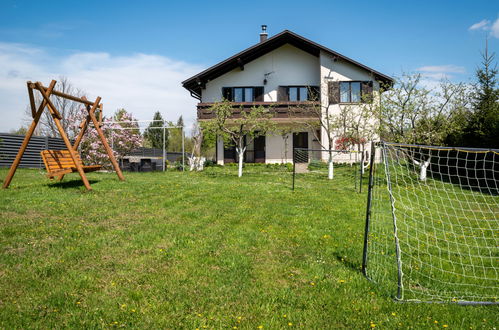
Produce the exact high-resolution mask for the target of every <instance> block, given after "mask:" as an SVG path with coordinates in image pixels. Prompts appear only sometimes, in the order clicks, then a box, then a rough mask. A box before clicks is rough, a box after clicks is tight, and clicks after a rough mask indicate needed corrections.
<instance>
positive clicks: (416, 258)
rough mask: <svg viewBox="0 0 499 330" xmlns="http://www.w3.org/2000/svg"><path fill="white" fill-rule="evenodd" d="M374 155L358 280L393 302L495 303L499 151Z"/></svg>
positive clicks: (419, 149) (421, 149)
mask: <svg viewBox="0 0 499 330" xmlns="http://www.w3.org/2000/svg"><path fill="white" fill-rule="evenodd" d="M375 149H377V150H379V151H380V155H381V161H380V162H376V161H374V157H371V160H372V161H371V167H370V172H369V173H370V175H369V184H368V187H369V188H368V199H367V210H366V223H365V235H364V253H363V263H362V271H363V273H364V275H365V276H366V277H367V278H368V279H370V280H371V281H373V282H374V283H375V284H376V285H377V287H378V288H379V289H380V290H381V291H383V292H384V293H386V294H389V295H391V296H394V297H395V298H396V299H397V300H400V301H416V302H455V303H461V304H498V301H499V300H498V297H499V181H498V180H499V162H498V160H499V150H495V149H475V148H453V147H433V146H420V145H408V144H396V143H387V142H380V143H378V144H376V146H374V148H372V153H373V155H374V154H375V152H376V150H375Z"/></svg>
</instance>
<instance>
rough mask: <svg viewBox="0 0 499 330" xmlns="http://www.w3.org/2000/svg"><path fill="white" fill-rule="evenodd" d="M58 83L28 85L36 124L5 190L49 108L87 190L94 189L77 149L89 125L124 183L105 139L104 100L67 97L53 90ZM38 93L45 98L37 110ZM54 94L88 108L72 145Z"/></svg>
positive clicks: (25, 140) (29, 134)
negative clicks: (90, 124)
mask: <svg viewBox="0 0 499 330" xmlns="http://www.w3.org/2000/svg"><path fill="white" fill-rule="evenodd" d="M55 84H56V81H55V80H52V81H51V82H50V84H49V86H48V87H44V86H43V85H42V84H41V83H40V82H36V83H32V82H31V81H28V82H27V87H28V95H29V100H30V107H31V114H32V116H33V122H32V123H31V125H30V127H29V129H28V131H27V132H26V136H25V137H24V141H23V143H22V144H21V147H20V148H19V151H18V153H17V156H16V158H15V160H14V162H13V163H12V165H11V167H10V169H9V173H8V174H7V177H6V178H5V181H4V182H3V188H7V187H8V186H9V185H10V183H11V181H12V178H13V177H14V174H15V173H16V170H17V167H18V166H19V163H20V162H21V159H22V157H23V154H24V152H25V151H26V148H27V147H28V143H29V141H30V140H31V137H32V136H33V133H34V131H35V128H36V126H37V125H38V122H39V121H40V118H41V116H42V113H43V111H44V110H45V108H46V107H47V108H48V110H49V112H50V114H51V115H52V119H53V120H54V123H55V125H56V126H57V129H58V130H59V133H60V135H61V137H62V139H63V140H64V144H65V145H66V148H67V149H68V151H69V153H70V155H71V158H72V160H73V162H74V163H75V167H76V169H77V171H78V173H79V174H80V177H81V180H82V181H83V184H84V185H85V188H87V190H92V187H90V183H89V182H88V179H87V177H86V175H85V172H84V170H83V166H82V164H81V162H79V161H78V159H77V158H78V146H79V144H80V142H81V140H82V138H83V135H84V134H85V131H86V129H87V127H88V124H89V123H90V122H92V123H93V125H94V127H95V129H96V130H97V134H98V135H99V138H100V140H101V142H102V144H103V145H104V149H106V153H107V155H108V156H109V159H110V160H111V163H112V164H113V167H114V170H115V171H116V174H117V175H118V178H119V179H120V180H121V181H124V180H125V177H124V176H123V173H121V170H120V167H119V166H118V162H117V161H116V158H114V155H113V151H112V149H111V147H110V146H109V144H108V143H107V140H106V137H105V136H104V133H103V132H102V129H101V123H100V122H101V121H102V104H101V103H100V100H101V98H100V97H97V98H96V99H95V101H94V102H91V101H89V100H87V99H86V98H85V97H81V98H80V97H76V96H73V95H69V94H65V93H62V92H59V91H56V90H54V87H55ZM35 89H36V90H38V91H39V92H40V94H41V95H42V97H43V99H42V102H41V104H40V106H39V107H38V109H36V106H35V99H34V95H33V90H35ZM51 95H55V96H58V97H62V98H65V99H68V100H71V101H75V102H79V103H82V104H84V105H85V109H86V110H87V112H88V114H87V116H86V118H85V119H84V120H83V121H82V123H81V125H80V129H81V131H80V132H79V134H78V136H77V138H76V140H75V144H74V145H73V146H72V145H71V142H70V140H69V138H68V137H67V135H66V133H65V132H64V129H63V128H62V124H61V119H62V116H61V114H60V113H59V111H57V109H56V107H55V106H54V104H53V103H52V102H51V101H50V96H51ZM97 109H99V110H100V115H99V117H100V120H97V117H96V116H95V111H96V110H97Z"/></svg>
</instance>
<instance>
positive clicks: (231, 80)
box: [182, 25, 393, 164]
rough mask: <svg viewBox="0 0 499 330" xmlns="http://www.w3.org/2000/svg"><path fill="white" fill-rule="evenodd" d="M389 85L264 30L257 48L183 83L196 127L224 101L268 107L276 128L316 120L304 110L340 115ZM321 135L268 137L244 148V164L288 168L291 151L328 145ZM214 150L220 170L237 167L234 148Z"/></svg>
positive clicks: (324, 51) (346, 61) (289, 36)
mask: <svg viewBox="0 0 499 330" xmlns="http://www.w3.org/2000/svg"><path fill="white" fill-rule="evenodd" d="M392 84H393V79H392V78H391V77H389V76H387V75H384V74H382V73H380V72H378V71H375V70H373V69H371V68H369V67H367V66H365V65H363V64H361V63H358V62H356V61H354V60H352V59H350V58H348V57H346V56H343V55H341V54H339V53H337V52H335V51H333V50H331V49H329V48H326V47H324V46H321V45H319V44H317V43H315V42H313V41H310V40H308V39H306V38H304V37H302V36H300V35H297V34H296V33H293V32H291V31H288V30H285V31H283V32H281V33H279V34H277V35H275V36H273V37H270V38H267V33H266V26H265V25H263V26H262V33H261V34H260V42H259V43H258V44H256V45H254V46H252V47H250V48H248V49H246V50H243V51H242V52H240V53H238V54H236V55H234V56H232V57H230V58H228V59H226V60H224V61H222V62H220V63H218V64H216V65H214V66H212V67H210V68H208V69H206V70H205V71H203V72H201V73H199V74H197V75H195V76H193V77H191V78H189V79H187V80H185V81H183V82H182V85H183V87H184V88H186V89H187V90H188V91H189V92H190V93H191V96H193V97H195V98H196V99H198V100H199V103H198V105H197V115H198V120H200V121H203V120H209V119H211V118H213V117H212V116H213V114H212V113H211V112H210V111H208V109H209V108H210V106H211V105H212V104H213V103H214V102H218V101H221V100H222V99H224V98H225V99H228V100H229V101H231V102H233V104H234V107H238V108H239V107H242V108H243V109H250V108H251V107H252V106H253V105H263V106H265V107H270V109H271V111H272V113H273V115H274V117H273V120H275V121H276V123H277V124H278V125H280V124H287V125H289V124H292V123H300V122H303V121H310V120H318V119H317V115H316V114H314V113H313V112H312V111H307V109H312V107H315V109H317V107H321V106H322V108H323V109H326V108H327V107H332V108H329V110H330V111H332V112H334V111H339V109H340V106H341V105H342V104H349V105H350V106H355V104H356V103H360V102H361V98H362V95H363V94H366V93H376V92H377V91H379V88H380V85H388V86H390V85H392ZM318 133H319V132H318ZM325 134H326V133H325V130H324V129H322V131H321V132H320V133H319V134H314V132H313V131H310V130H308V131H307V130H303V131H301V132H296V133H291V134H289V135H288V136H286V135H285V136H282V135H281V134H267V135H266V136H262V137H260V138H257V139H256V140H255V141H254V142H253V143H251V144H250V145H248V146H247V151H246V154H245V162H261V163H264V162H265V163H282V162H291V161H292V155H293V148H309V149H320V145H319V143H318V142H317V138H320V139H321V141H327V138H326V137H327V135H325ZM323 145H324V143H323ZM216 150H217V153H216V154H217V156H216V157H217V163H218V164H224V163H227V162H235V161H236V157H237V155H236V153H235V148H234V147H227V146H225V147H224V143H223V141H222V140H219V141H217V148H216Z"/></svg>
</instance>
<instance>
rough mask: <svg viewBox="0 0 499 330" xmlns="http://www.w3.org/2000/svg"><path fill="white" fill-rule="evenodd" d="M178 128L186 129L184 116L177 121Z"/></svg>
mask: <svg viewBox="0 0 499 330" xmlns="http://www.w3.org/2000/svg"><path fill="white" fill-rule="evenodd" d="M177 126H180V127H184V118H182V115H180V117H178V119H177Z"/></svg>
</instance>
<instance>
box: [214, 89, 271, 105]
mask: <svg viewBox="0 0 499 330" xmlns="http://www.w3.org/2000/svg"><path fill="white" fill-rule="evenodd" d="M222 96H223V98H224V99H226V100H228V101H231V102H261V101H263V86H258V87H223V88H222Z"/></svg>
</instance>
